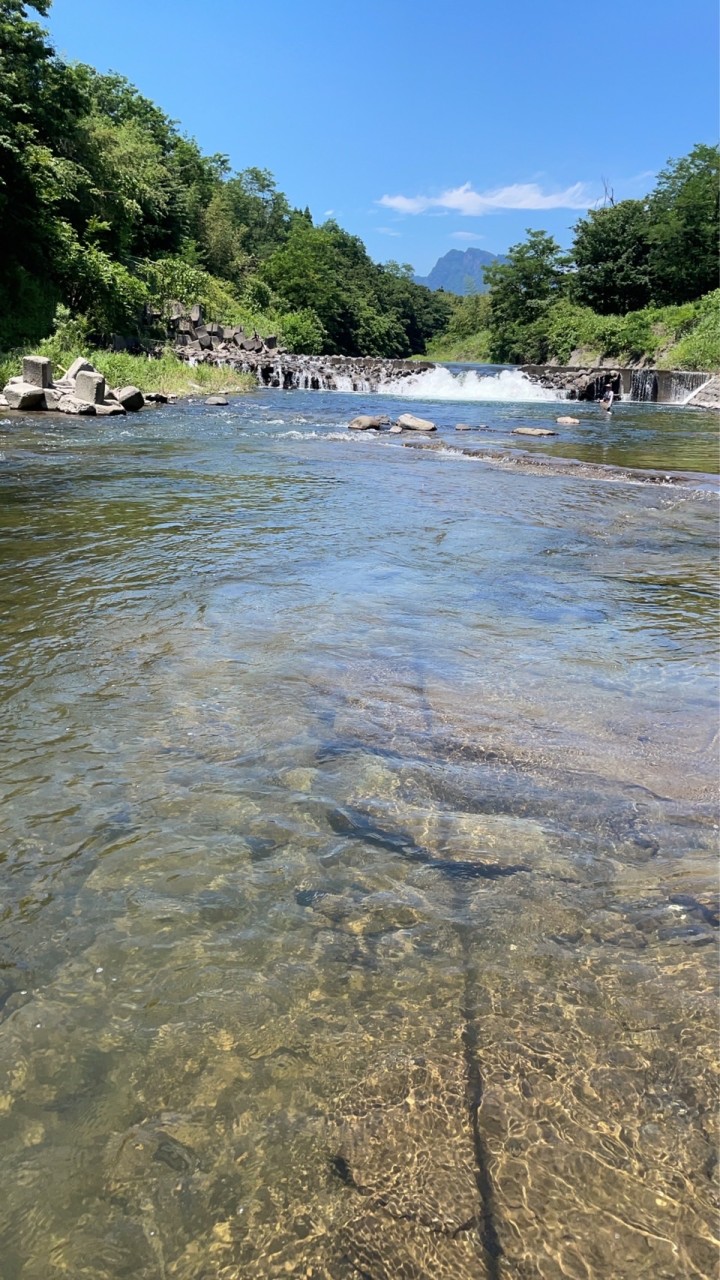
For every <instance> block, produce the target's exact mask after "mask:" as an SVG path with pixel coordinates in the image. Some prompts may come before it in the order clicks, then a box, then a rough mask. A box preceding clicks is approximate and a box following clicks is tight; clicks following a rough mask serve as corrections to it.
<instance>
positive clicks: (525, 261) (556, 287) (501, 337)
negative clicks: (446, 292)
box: [485, 230, 567, 362]
mask: <svg viewBox="0 0 720 1280" xmlns="http://www.w3.org/2000/svg"><path fill="white" fill-rule="evenodd" d="M485 280H486V283H487V284H489V286H490V314H489V325H488V328H489V331H490V350H491V354H492V358H493V360H497V361H500V362H506V361H509V362H516V361H517V362H521V361H525V360H533V361H542V360H544V359H545V358H546V354H547V341H546V337H545V335H544V333H543V319H544V317H545V316H546V314H547V312H548V309H549V308H550V307H551V306H552V303H553V302H554V301H555V300H556V299H557V298H559V297H561V296H562V294H563V293H564V291H565V289H566V282H567V259H566V258H565V257H564V256H563V255H562V254H561V252H560V246H559V245H558V244H557V243H556V241H555V240H554V239H553V237H552V236H550V235H548V234H547V232H545V231H531V230H528V233H527V240H524V241H523V242H522V243H521V244H515V245H512V246H511V248H510V250H509V251H508V256H507V260H506V261H505V262H494V263H492V264H491V265H490V266H489V267H486V268H485Z"/></svg>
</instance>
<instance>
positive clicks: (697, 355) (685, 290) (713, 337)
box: [430, 145, 720, 369]
mask: <svg viewBox="0 0 720 1280" xmlns="http://www.w3.org/2000/svg"><path fill="white" fill-rule="evenodd" d="M719 179H720V154H719V152H718V148H717V147H711V146H705V145H698V146H696V147H694V148H693V150H692V151H691V152H690V153H689V155H687V156H684V157H683V158H682V159H680V160H671V161H669V162H668V165H667V168H666V169H664V170H663V171H662V172H661V173H660V174H659V176H658V181H657V184H656V186H655V189H654V190H653V191H652V192H651V193H650V194H649V195H648V196H647V197H646V198H645V199H644V200H622V201H620V202H619V203H617V204H616V203H615V202H614V201H613V199H612V196H610V197H609V198H608V201H607V203H606V204H605V206H604V207H603V208H601V209H595V210H592V211H591V212H589V213H588V214H587V216H586V217H585V218H581V219H580V220H579V221H578V222H577V223H576V225H575V227H574V240H573V244H572V246H571V248H570V250H569V252H567V253H564V252H563V251H562V250H561V248H560V246H559V245H558V244H557V242H556V241H555V240H554V239H553V238H552V236H549V235H547V233H546V232H544V231H528V233H527V239H526V240H524V241H523V242H522V243H520V244H516V245H513V247H512V248H511V249H510V250H509V253H508V258H507V260H506V261H505V262H502V263H496V264H493V265H491V266H489V267H487V268H486V272H485V278H486V280H487V282H488V284H489V286H490V292H489V293H488V294H487V295H485V296H483V297H481V296H475V297H468V298H464V299H462V300H457V301H456V302H455V304H454V310H453V316H452V318H451V321H450V324H449V326H448V330H447V331H446V333H445V334H444V335H443V336H442V337H441V338H440V339H438V340H436V341H435V343H434V344H433V345H432V346H431V348H430V350H431V353H432V354H434V355H436V356H437V357H444V358H446V359H474V360H490V361H497V362H500V363H505V362H507V363H524V362H536V363H543V362H545V361H547V360H550V359H556V360H559V361H560V362H561V363H567V362H568V361H570V360H571V358H572V359H574V360H577V359H582V358H583V357H584V356H586V357H592V358H598V357H603V356H612V357H617V358H622V359H624V360H626V361H635V360H641V359H645V360H648V361H650V362H652V363H658V364H659V365H661V366H663V365H664V366H665V367H675V368H686V369H715V368H718V367H720V290H718V289H717V285H718V237H719V233H720V218H719V214H718V199H719V195H720V188H719Z"/></svg>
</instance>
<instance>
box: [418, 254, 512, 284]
mask: <svg viewBox="0 0 720 1280" xmlns="http://www.w3.org/2000/svg"><path fill="white" fill-rule="evenodd" d="M504 261H505V258H504V256H503V255H502V254H499V253H488V251H487V249H474V248H470V249H449V250H448V252H447V253H444V254H443V256H442V258H438V260H437V262H436V263H435V266H434V267H433V269H432V271H431V272H430V274H429V275H428V276H414V277H413V279H414V280H415V283H416V284H424V285H425V286H426V287H427V288H428V289H444V290H445V292H446V293H459V294H462V295H464V294H467V293H487V285H486V284H485V268H486V267H489V266H490V265H491V264H492V263H493V262H504Z"/></svg>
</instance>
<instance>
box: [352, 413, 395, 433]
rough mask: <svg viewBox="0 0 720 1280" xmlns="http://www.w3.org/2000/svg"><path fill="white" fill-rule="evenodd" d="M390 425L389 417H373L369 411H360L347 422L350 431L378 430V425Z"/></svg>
mask: <svg viewBox="0 0 720 1280" xmlns="http://www.w3.org/2000/svg"><path fill="white" fill-rule="evenodd" d="M389 425H390V419H389V418H386V417H373V416H372V415H371V414H369V413H360V414H358V416H357V417H356V418H353V420H352V422H348V428H349V430H350V431H378V430H379V429H380V427H387V426H389Z"/></svg>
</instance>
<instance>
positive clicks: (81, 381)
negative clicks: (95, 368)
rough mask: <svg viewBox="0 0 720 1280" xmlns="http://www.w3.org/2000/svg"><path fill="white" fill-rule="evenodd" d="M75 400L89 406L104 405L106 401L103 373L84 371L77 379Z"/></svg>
mask: <svg viewBox="0 0 720 1280" xmlns="http://www.w3.org/2000/svg"><path fill="white" fill-rule="evenodd" d="M75 398H76V400H84V401H85V402H86V403H87V404H102V402H103V400H104V399H105V379H104V378H103V376H102V374H101V373H90V372H88V371H86V370H84V369H83V370H82V371H81V372H80V373H79V374H78V375H77V377H76V379H75Z"/></svg>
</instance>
